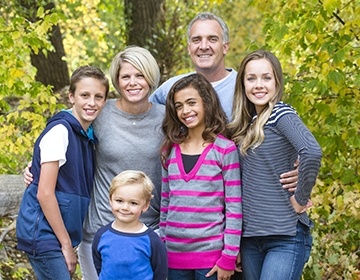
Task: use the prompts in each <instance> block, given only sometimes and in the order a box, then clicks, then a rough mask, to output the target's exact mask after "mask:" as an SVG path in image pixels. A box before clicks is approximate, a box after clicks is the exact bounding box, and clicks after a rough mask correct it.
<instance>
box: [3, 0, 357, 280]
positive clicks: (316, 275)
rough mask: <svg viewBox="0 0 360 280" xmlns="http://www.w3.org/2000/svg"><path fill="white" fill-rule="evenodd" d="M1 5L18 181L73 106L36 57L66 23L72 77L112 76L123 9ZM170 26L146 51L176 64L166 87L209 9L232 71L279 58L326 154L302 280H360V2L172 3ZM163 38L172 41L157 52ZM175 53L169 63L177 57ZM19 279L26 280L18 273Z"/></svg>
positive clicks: (187, 65)
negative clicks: (253, 59)
mask: <svg viewBox="0 0 360 280" xmlns="http://www.w3.org/2000/svg"><path fill="white" fill-rule="evenodd" d="M0 2H3V3H0V4H1V5H0V14H1V18H0V34H1V36H0V123H1V124H2V125H1V127H0V173H2V174H19V173H20V172H21V170H22V169H23V168H24V165H25V163H26V162H28V161H29V160H30V158H31V154H32V145H33V143H34V140H35V139H36V137H37V136H38V134H39V133H40V131H41V130H42V129H43V128H44V125H45V123H46V120H47V118H48V117H49V116H50V115H52V114H54V113H55V112H56V111H58V110H59V109H61V108H63V107H65V106H66V101H64V100H65V99H64V92H56V93H54V92H52V89H51V87H50V86H44V85H43V84H41V83H39V82H36V81H35V74H36V69H35V68H34V67H32V66H31V63H30V59H29V57H30V52H31V51H33V52H35V53H36V52H39V51H40V50H41V51H45V52H51V51H52V46H51V44H50V43H49V40H48V36H47V33H48V31H49V29H50V28H51V27H52V26H53V25H54V24H59V25H60V27H61V30H62V33H63V44H64V48H65V53H66V57H64V59H65V61H66V63H67V65H68V68H69V71H70V72H72V71H73V70H74V69H75V68H77V67H78V66H79V65H82V64H94V65H97V66H99V67H101V68H102V69H104V70H105V71H107V69H108V68H109V65H110V62H111V59H112V57H113V56H114V55H115V54H116V53H117V52H118V51H119V50H121V49H122V48H124V47H125V45H126V25H125V22H124V20H123V19H124V15H123V12H124V7H123V2H122V1H109V0H81V1H74V0H59V1H54V2H55V3H56V7H57V8H56V11H53V12H52V13H48V12H46V11H45V10H44V9H41V8H40V9H39V10H38V12H37V16H38V18H39V21H37V22H36V23H31V22H29V21H27V20H26V19H25V18H23V17H21V16H20V15H19V14H18V13H17V12H16V9H14V5H16V4H15V1H8V2H4V0H1V1H0ZM165 9H166V20H165V22H164V23H163V24H162V25H161V26H159V31H158V32H157V33H154V36H153V38H148V44H147V46H145V47H147V48H148V49H149V50H150V51H151V52H152V53H154V54H156V55H157V57H158V61H159V64H161V63H162V60H164V59H167V57H169V56H171V59H172V62H173V65H172V68H169V69H163V80H166V79H167V78H168V77H170V76H173V75H176V74H179V73H183V72H187V71H190V70H193V67H192V64H191V61H190V60H189V57H188V55H187V50H186V28H187V24H188V23H189V21H190V20H191V18H192V17H193V16H194V15H195V14H196V13H197V12H198V11H204V10H209V11H212V12H214V13H216V14H218V15H219V16H221V17H222V18H224V19H225V20H226V22H227V24H228V25H229V28H230V35H231V36H230V37H231V48H230V52H229V54H228V55H227V66H228V67H233V68H235V69H236V68H237V67H238V65H239V63H240V61H241V59H242V57H243V56H244V55H245V54H246V53H248V52H249V51H251V50H254V49H256V48H266V49H268V50H271V51H273V52H274V53H276V54H277V56H278V57H279V58H280V60H281V62H282V65H283V70H284V73H285V75H286V96H285V101H286V102H288V103H290V104H291V105H293V106H294V107H295V108H296V109H297V111H298V112H299V114H300V116H301V117H302V119H303V120H304V122H305V123H306V124H307V125H308V127H309V128H310V130H311V131H312V132H313V133H314V135H315V136H316V138H317V140H318V141H319V143H320V144H321V146H322V148H323V161H322V167H321V170H320V175H319V178H318V183H317V185H316V187H315V188H314V191H313V194H312V201H313V203H314V207H313V208H312V209H311V210H310V215H311V217H312V219H313V220H314V221H315V229H314V231H313V237H314V244H313V250H312V255H311V258H310V261H309V262H308V263H307V265H306V269H305V271H304V274H303V279H360V261H359V255H360V248H359V244H360V242H359V241H360V238H359V237H360V231H359V226H358V225H359V221H360V214H359V213H360V212H359V208H360V184H359V171H360V167H359V164H360V149H359V147H360V137H359V133H360V113H359V109H358V107H359V105H358V104H359V99H360V92H359V91H360V75H359V72H360V71H359V66H360V51H359V48H360V39H359V37H360V16H359V15H360V0H323V1H318V0H287V1H283V0H277V1H276V0H267V1H261V0H244V1H235V0H228V1H223V0H217V1H215V0H214V1H210V0H209V1H205V0H204V1H177V0H167V1H165ZM157 40H160V41H161V40H162V41H166V42H167V45H166V46H167V47H166V48H165V49H156V48H155V47H154V46H156V42H155V41H157ZM169 54H170V55H169ZM13 277H14V278H16V277H18V279H19V278H21V277H23V276H19V273H17V272H16V271H14V272H13Z"/></svg>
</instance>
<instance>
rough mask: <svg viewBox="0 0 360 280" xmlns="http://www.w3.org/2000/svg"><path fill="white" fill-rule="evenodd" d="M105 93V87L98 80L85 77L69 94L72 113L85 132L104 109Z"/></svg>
mask: <svg viewBox="0 0 360 280" xmlns="http://www.w3.org/2000/svg"><path fill="white" fill-rule="evenodd" d="M106 92H107V91H106V87H105V86H104V84H103V83H102V82H101V81H100V80H99V79H95V78H91V77H86V78H82V79H80V80H79V81H78V82H77V83H76V89H75V92H74V93H72V92H70V93H69V99H70V102H71V103H72V104H73V107H72V113H73V115H74V116H75V118H76V119H77V120H78V121H79V122H80V124H81V126H82V127H83V128H84V129H85V130H87V129H88V127H89V126H90V124H91V122H92V121H93V120H94V119H95V118H96V117H97V116H98V115H99V114H100V111H101V109H102V108H103V107H104V105H105V102H106Z"/></svg>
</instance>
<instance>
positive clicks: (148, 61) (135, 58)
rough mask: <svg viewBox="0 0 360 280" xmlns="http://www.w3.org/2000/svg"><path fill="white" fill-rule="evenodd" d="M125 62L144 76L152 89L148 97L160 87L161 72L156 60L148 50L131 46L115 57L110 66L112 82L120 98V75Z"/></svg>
mask: <svg viewBox="0 0 360 280" xmlns="http://www.w3.org/2000/svg"><path fill="white" fill-rule="evenodd" d="M124 62H128V63H130V64H131V65H132V66H134V67H135V68H136V69H137V70H139V71H140V72H141V73H142V74H143V75H144V78H145V80H146V82H147V83H148V85H149V87H150V91H149V93H148V95H150V94H151V93H152V92H153V91H154V90H155V89H156V88H157V87H158V85H159V81H160V70H159V66H158V64H157V62H156V60H155V58H154V57H153V56H152V54H151V53H150V52H149V51H148V50H147V49H144V48H141V47H137V46H129V47H127V48H125V50H123V51H121V52H119V53H118V54H117V55H115V57H114V58H113V60H112V62H111V66H110V77H111V81H112V84H113V86H114V88H115V89H116V91H117V92H118V93H119V94H120V96H122V94H121V90H120V88H119V73H120V70H121V66H122V64H123V63H124Z"/></svg>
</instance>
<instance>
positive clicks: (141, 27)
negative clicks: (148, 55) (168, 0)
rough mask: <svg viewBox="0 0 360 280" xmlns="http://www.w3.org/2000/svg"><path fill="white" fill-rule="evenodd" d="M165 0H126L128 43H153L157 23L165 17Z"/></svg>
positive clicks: (147, 44) (141, 45) (145, 45)
mask: <svg viewBox="0 0 360 280" xmlns="http://www.w3.org/2000/svg"><path fill="white" fill-rule="evenodd" d="M164 2H165V0H124V3H125V17H126V19H125V20H126V27H127V36H128V38H127V44H128V45H137V46H140V47H148V46H149V45H153V44H151V43H150V41H151V40H153V39H154V38H153V35H154V34H155V32H154V30H155V29H156V24H157V23H158V22H160V21H162V20H163V19H164V8H163V5H164Z"/></svg>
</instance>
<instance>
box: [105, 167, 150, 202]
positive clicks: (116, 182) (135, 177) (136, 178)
mask: <svg viewBox="0 0 360 280" xmlns="http://www.w3.org/2000/svg"><path fill="white" fill-rule="evenodd" d="M134 184H140V185H141V186H142V187H143V195H144V199H145V200H146V203H150V200H151V199H152V198H153V195H152V191H153V190H154V184H153V183H152V181H151V180H150V178H149V177H148V176H147V175H146V174H145V173H144V172H142V171H138V170H126V171H123V172H121V173H119V174H118V175H116V176H115V177H114V178H113V179H112V181H111V185H110V190H109V197H110V199H111V196H112V195H113V194H114V192H115V190H116V189H117V188H119V187H123V186H125V185H134Z"/></svg>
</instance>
